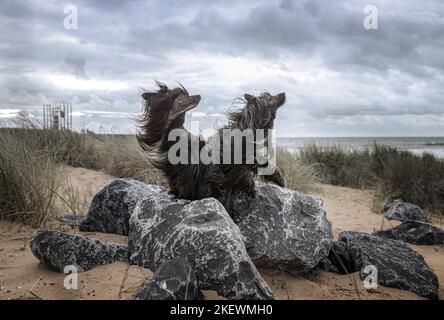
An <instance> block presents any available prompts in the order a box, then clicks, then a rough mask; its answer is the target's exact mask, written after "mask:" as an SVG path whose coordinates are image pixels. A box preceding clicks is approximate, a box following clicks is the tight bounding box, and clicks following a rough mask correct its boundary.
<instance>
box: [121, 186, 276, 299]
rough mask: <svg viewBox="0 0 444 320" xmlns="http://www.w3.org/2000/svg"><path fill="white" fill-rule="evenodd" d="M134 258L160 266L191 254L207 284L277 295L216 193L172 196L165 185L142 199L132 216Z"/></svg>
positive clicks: (243, 294)
mask: <svg viewBox="0 0 444 320" xmlns="http://www.w3.org/2000/svg"><path fill="white" fill-rule="evenodd" d="M129 227H130V230H129V231H130V232H129V237H128V240H129V241H128V248H129V251H130V262H131V263H133V264H137V265H140V266H144V267H148V268H150V269H152V270H156V269H157V268H158V267H159V266H160V265H161V263H163V262H164V261H165V260H169V259H175V258H181V257H182V258H187V260H188V261H189V263H190V264H191V266H192V268H193V269H194V270H195V271H196V274H197V277H198V279H199V285H200V287H201V288H202V289H212V290H215V291H217V292H218V293H219V294H221V295H223V296H225V297H227V298H230V299H273V298H274V296H273V293H272V291H271V289H270V288H269V287H268V285H267V284H266V283H265V281H264V280H263V279H262V277H261V276H260V274H259V273H258V271H257V270H256V267H255V266H254V264H253V262H252V261H251V259H250V257H249V256H248V254H247V251H246V248H245V244H244V243H243V240H242V236H241V234H240V231H239V228H238V227H237V226H236V225H235V224H234V222H233V221H232V220H231V218H230V216H229V215H228V213H227V211H226V210H225V209H224V207H223V206H222V204H221V203H220V202H219V201H217V200H216V199H214V198H207V199H203V200H197V201H192V202H190V201H185V200H176V199H172V198H171V197H170V196H169V195H168V194H167V192H166V191H163V192H159V193H151V194H150V195H149V196H147V197H145V198H144V199H143V200H142V201H140V202H139V203H138V204H137V206H136V207H135V209H134V212H133V214H132V215H131V218H130V222H129Z"/></svg>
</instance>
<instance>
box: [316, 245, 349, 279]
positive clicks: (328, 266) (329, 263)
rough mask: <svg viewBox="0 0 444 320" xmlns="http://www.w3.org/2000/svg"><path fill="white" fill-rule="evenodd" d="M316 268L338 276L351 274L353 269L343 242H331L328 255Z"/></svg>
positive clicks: (346, 247)
mask: <svg viewBox="0 0 444 320" xmlns="http://www.w3.org/2000/svg"><path fill="white" fill-rule="evenodd" d="M317 268H318V269H320V270H323V271H327V272H334V273H339V274H347V273H350V272H352V271H353V269H354V267H353V264H352V260H351V258H350V254H349V251H348V246H347V244H346V243H345V242H340V241H333V243H332V247H331V249H330V253H329V254H328V256H327V257H325V258H323V259H322V260H321V261H320V262H319V264H318V265H317Z"/></svg>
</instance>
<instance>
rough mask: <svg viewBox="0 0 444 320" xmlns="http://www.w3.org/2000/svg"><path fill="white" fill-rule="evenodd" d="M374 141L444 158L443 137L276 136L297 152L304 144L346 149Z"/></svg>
mask: <svg viewBox="0 0 444 320" xmlns="http://www.w3.org/2000/svg"><path fill="white" fill-rule="evenodd" d="M374 143H378V144H383V145H387V146H391V147H396V148H397V149H399V150H407V151H410V152H412V153H415V154H423V153H431V154H433V155H435V156H436V157H439V158H442V159H444V137H328V138H327V137H325V138H323V137H316V138H315V137H313V138H277V145H278V146H280V147H283V148H285V149H287V150H288V151H290V152H292V153H295V154H297V153H298V151H299V149H300V148H301V147H303V146H304V145H310V144H317V145H320V146H331V145H339V146H341V147H343V148H344V149H346V150H351V149H359V148H365V147H368V146H372V145H373V144H374Z"/></svg>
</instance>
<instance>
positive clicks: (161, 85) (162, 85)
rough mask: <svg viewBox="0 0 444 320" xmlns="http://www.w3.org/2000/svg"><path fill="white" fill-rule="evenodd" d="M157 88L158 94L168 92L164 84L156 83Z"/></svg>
mask: <svg viewBox="0 0 444 320" xmlns="http://www.w3.org/2000/svg"><path fill="white" fill-rule="evenodd" d="M156 84H157V86H158V87H159V89H160V92H168V87H167V86H166V84H165V83H162V82H160V81H156Z"/></svg>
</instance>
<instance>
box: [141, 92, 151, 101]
mask: <svg viewBox="0 0 444 320" xmlns="http://www.w3.org/2000/svg"><path fill="white" fill-rule="evenodd" d="M152 96H154V93H153V92H144V93H142V98H143V99H144V100H146V101H148V100H149V99H151V97H152Z"/></svg>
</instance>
